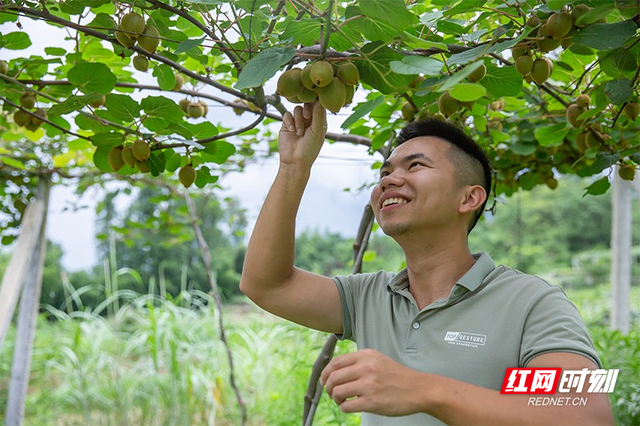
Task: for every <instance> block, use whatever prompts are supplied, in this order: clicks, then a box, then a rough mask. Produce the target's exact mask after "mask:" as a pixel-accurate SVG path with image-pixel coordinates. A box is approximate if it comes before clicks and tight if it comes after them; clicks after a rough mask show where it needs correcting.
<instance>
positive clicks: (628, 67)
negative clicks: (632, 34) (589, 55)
mask: <svg viewBox="0 0 640 426" xmlns="http://www.w3.org/2000/svg"><path fill="white" fill-rule="evenodd" d="M598 56H599V57H601V56H604V58H601V61H600V69H601V70H602V71H603V72H604V73H605V74H607V75H608V76H609V77H613V78H619V77H624V76H627V77H633V74H634V73H635V72H636V71H637V69H638V63H637V62H636V58H635V57H634V56H633V55H632V54H631V53H629V51H628V50H627V49H624V48H618V49H616V50H614V51H612V52H598Z"/></svg>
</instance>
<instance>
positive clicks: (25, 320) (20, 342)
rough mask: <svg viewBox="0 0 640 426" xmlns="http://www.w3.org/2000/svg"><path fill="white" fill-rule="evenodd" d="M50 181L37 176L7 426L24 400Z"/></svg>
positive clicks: (14, 425)
mask: <svg viewBox="0 0 640 426" xmlns="http://www.w3.org/2000/svg"><path fill="white" fill-rule="evenodd" d="M50 188H51V181H50V178H49V177H48V176H46V177H41V178H40V182H39V183H38V193H37V195H36V202H39V203H41V204H42V210H43V212H42V215H41V217H42V220H41V221H40V223H39V224H35V226H36V229H34V230H30V232H34V233H35V234H36V235H37V236H38V238H37V240H36V244H35V246H34V248H33V252H31V255H30V256H29V259H28V262H27V271H26V274H25V280H24V285H23V286H22V295H21V297H20V311H19V312H18V324H17V327H16V343H15V348H14V352H13V366H12V368H11V382H10V385H9V398H8V400H7V416H6V425H7V426H20V425H21V424H22V418H23V417H24V403H25V399H26V397H27V388H28V386H29V371H30V368H31V353H32V350H33V340H34V337H35V331H36V322H37V318H38V306H39V304H40V293H41V290H42V273H43V270H44V258H45V252H46V246H47V237H46V223H47V207H48V204H49V190H50Z"/></svg>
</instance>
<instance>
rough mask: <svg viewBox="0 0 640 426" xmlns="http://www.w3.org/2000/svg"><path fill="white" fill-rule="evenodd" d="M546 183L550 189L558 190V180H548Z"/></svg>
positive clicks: (551, 178) (552, 178)
mask: <svg viewBox="0 0 640 426" xmlns="http://www.w3.org/2000/svg"><path fill="white" fill-rule="evenodd" d="M544 183H546V184H547V186H548V187H549V189H556V188H557V187H558V180H557V179H556V178H554V177H550V178H548V179H547V180H546V181H545V182H544Z"/></svg>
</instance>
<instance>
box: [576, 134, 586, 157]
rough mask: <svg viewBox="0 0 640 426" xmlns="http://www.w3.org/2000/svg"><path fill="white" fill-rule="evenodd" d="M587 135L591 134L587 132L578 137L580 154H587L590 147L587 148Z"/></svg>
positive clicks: (577, 143) (577, 144) (577, 142)
mask: <svg viewBox="0 0 640 426" xmlns="http://www.w3.org/2000/svg"><path fill="white" fill-rule="evenodd" d="M587 133H589V132H588V131H586V132H582V133H579V134H578V137H577V138H576V147H577V148H578V151H580V152H585V151H586V150H587V149H588V147H587Z"/></svg>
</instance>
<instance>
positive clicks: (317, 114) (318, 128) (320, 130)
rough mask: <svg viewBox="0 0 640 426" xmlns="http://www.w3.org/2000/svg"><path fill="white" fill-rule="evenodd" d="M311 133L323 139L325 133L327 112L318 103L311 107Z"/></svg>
mask: <svg viewBox="0 0 640 426" xmlns="http://www.w3.org/2000/svg"><path fill="white" fill-rule="evenodd" d="M311 131H312V132H313V133H315V134H316V135H319V136H322V138H323V139H324V135H325V134H326V133H327V110H326V109H325V108H324V107H323V106H322V105H320V102H316V103H315V105H313V119H312V122H311Z"/></svg>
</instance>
